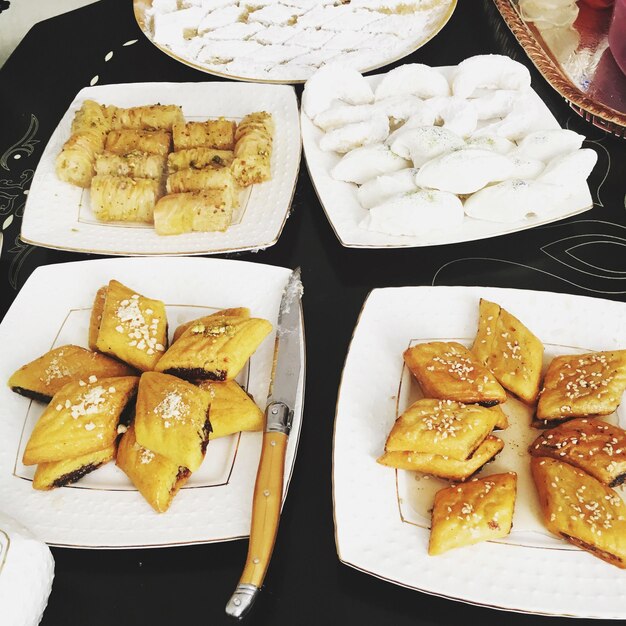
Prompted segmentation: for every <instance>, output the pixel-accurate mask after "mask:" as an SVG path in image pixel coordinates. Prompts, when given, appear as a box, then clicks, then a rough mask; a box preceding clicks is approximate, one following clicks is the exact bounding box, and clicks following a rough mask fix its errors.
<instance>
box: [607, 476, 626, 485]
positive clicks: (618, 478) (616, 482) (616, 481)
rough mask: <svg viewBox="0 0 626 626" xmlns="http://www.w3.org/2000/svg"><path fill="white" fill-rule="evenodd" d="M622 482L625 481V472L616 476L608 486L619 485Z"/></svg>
mask: <svg viewBox="0 0 626 626" xmlns="http://www.w3.org/2000/svg"><path fill="white" fill-rule="evenodd" d="M624 483H626V473H624V474H620V475H619V476H616V477H615V478H614V479H613V480H612V481H611V484H610V485H609V487H619V486H620V485H623V484H624Z"/></svg>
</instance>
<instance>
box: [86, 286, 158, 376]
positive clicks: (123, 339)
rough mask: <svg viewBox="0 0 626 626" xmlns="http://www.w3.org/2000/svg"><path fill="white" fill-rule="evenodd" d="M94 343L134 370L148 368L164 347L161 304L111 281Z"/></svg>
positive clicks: (153, 365) (150, 368) (152, 366)
mask: <svg viewBox="0 0 626 626" xmlns="http://www.w3.org/2000/svg"><path fill="white" fill-rule="evenodd" d="M96 346H97V348H98V350H100V352H105V353H106V354H110V355H111V356H114V357H116V358H118V359H120V360H121V361H124V362H126V363H129V364H130V365H132V366H133V367H136V368H137V369H138V370H141V371H147V370H152V369H154V367H155V366H156V364H157V363H158V361H159V359H160V358H161V356H162V355H163V353H164V352H165V349H166V346H167V317H166V314H165V305H164V304H163V302H161V301H160V300H152V299H151V298H146V297H145V296H142V295H139V294H138V293H136V292H135V291H133V290H132V289H129V288H128V287H126V286H124V285H122V283H119V282H118V281H116V280H111V281H110V282H109V285H108V287H107V292H106V298H105V301H104V307H103V309H102V317H101V320H100V326H99V328H98V338H97V340H96Z"/></svg>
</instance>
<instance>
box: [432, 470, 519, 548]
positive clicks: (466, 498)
mask: <svg viewBox="0 0 626 626" xmlns="http://www.w3.org/2000/svg"><path fill="white" fill-rule="evenodd" d="M516 493H517V475H516V474H515V473H514V472H509V473H507V474H494V475H492V476H486V477H485V478H480V479H476V478H475V479H474V480H471V481H469V482H467V483H462V484H460V485H456V486H454V487H447V488H445V489H441V490H440V491H438V492H437V494H436V495H435V503H434V505H433V514H432V523H431V530H430V542H429V544H428V554H430V555H431V556H434V555H437V554H442V553H444V552H447V551H448V550H452V549H453V548H461V547H463V546H469V545H472V544H475V543H479V542H481V541H489V540H493V539H498V538H500V537H505V536H506V535H508V534H509V533H510V532H511V525H512V523H513V511H514V508H515V497H516Z"/></svg>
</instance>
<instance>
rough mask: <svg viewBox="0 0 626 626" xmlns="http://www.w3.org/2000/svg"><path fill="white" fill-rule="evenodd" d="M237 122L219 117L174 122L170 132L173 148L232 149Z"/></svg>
mask: <svg viewBox="0 0 626 626" xmlns="http://www.w3.org/2000/svg"><path fill="white" fill-rule="evenodd" d="M236 127H237V124H235V122H231V121H230V120H227V119H224V118H223V117H220V118H219V119H217V120H207V121H206V122H187V123H186V124H180V123H178V124H174V126H173V127H172V134H173V137H174V149H175V150H176V151H178V150H185V149H187V148H214V149H217V150H232V149H233V148H234V147H235V128H236Z"/></svg>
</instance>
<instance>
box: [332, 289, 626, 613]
mask: <svg viewBox="0 0 626 626" xmlns="http://www.w3.org/2000/svg"><path fill="white" fill-rule="evenodd" d="M481 297H482V298H487V299H488V300H492V301H494V302H497V303H498V304H500V305H502V306H503V307H505V308H506V309H507V310H509V311H511V312H512V313H513V314H514V315H515V316H516V317H518V318H519V319H521V320H522V321H523V322H524V323H525V324H526V325H527V326H528V327H529V328H530V329H531V330H532V331H533V332H534V333H535V334H536V335H537V336H538V337H539V338H540V339H541V340H542V341H543V342H544V344H545V345H546V351H548V348H549V347H550V349H552V350H554V349H555V348H554V347H555V346H558V347H559V351H560V352H561V353H563V352H570V351H571V352H570V353H576V352H578V351H584V350H589V349H591V350H614V349H619V348H622V349H623V348H624V347H626V334H625V331H624V328H626V304H625V303H619V302H611V301H608V300H601V299H596V298H587V297H581V296H571V295H564V294H557V293H549V292H539V291H524V290H516V289H496V288H488V287H401V288H386V289H375V290H374V291H372V292H371V293H370V295H369V297H368V298H367V300H366V302H365V304H364V306H363V310H362V311H361V315H360V317H359V320H358V322H357V325H356V328H355V331H354V335H353V338H352V342H351V345H350V349H349V352H348V356H347V358H346V364H345V368H344V371H343V376H342V381H341V387H340V391H339V399H338V403H337V415H336V419H335V435H334V444H333V501H334V516H335V535H336V543H337V552H338V555H339V558H340V560H341V561H342V562H343V563H345V564H347V565H350V566H352V567H354V568H356V569H358V570H361V571H363V572H365V573H368V574H370V575H372V576H376V577H378V578H382V579H383V580H386V581H388V582H392V583H395V584H398V585H402V586H405V587H409V588H411V589H415V590H418V591H423V592H425V593H429V594H434V595H438V596H442V597H446V598H450V599H454V600H461V601H464V602H468V603H472V604H477V605H481V606H486V607H491V608H498V609H505V610H509V611H518V612H524V613H532V614H542V615H559V616H570V617H585V618H602V619H626V571H625V570H620V569H618V568H616V567H614V566H612V565H608V564H607V563H605V562H603V561H601V560H599V559H597V558H595V557H593V556H592V555H590V554H588V553H587V552H583V551H582V550H579V549H578V548H575V547H574V546H572V545H570V544H569V543H567V542H565V541H563V540H560V539H557V538H556V537H553V536H551V535H550V534H549V533H547V531H545V529H544V528H543V527H542V525H541V524H535V523H534V521H533V519H532V514H531V513H529V511H526V512H525V513H526V515H523V516H521V517H518V511H517V510H516V517H515V520H514V525H513V530H512V532H511V534H510V535H509V536H508V537H506V538H504V539H501V540H498V541H493V542H484V543H481V544H477V545H474V546H470V547H465V548H460V549H456V550H451V551H450V552H447V553H446V554H444V555H441V556H436V557H431V556H428V552H427V548H428V537H429V530H428V527H429V520H428V519H424V516H423V514H424V513H425V512H426V511H425V509H426V507H423V508H422V510H421V511H420V510H416V507H415V500H414V501H412V498H415V495H416V487H415V484H416V479H417V478H418V477H420V476H421V475H419V474H418V473H416V472H403V471H400V470H398V471H397V472H396V471H394V470H393V469H391V468H388V467H383V466H381V465H379V464H378V463H376V458H377V457H378V456H380V454H382V451H383V448H384V444H385V440H386V438H387V435H388V433H389V431H390V429H391V427H392V425H393V423H394V421H395V418H396V415H397V413H398V412H401V411H402V410H403V409H404V408H405V406H406V402H407V401H408V399H407V393H406V391H405V390H403V388H402V387H401V386H400V381H402V380H403V378H405V372H404V367H403V366H404V364H403V361H402V352H403V351H404V350H405V349H406V348H407V347H408V345H409V342H419V341H428V340H433V339H440V340H453V339H456V340H458V339H459V338H465V340H466V341H469V342H471V340H472V338H473V336H474V335H475V334H476V328H477V324H478V303H479V299H480V298H481ZM372 364H376V365H375V367H372ZM406 382H407V381H406V380H405V381H404V383H405V384H406ZM511 403H513V404H512V407H513V408H514V407H515V402H514V401H513V400H509V401H508V402H507V403H506V404H505V405H504V410H505V412H507V413H508V414H509V416H510V417H511V413H510V412H509V411H510V409H511V407H507V405H510V404H511ZM518 404H521V403H518ZM624 409H625V407H624V406H622V407H621V408H620V410H619V411H618V413H617V416H616V417H617V419H618V421H619V423H620V425H621V426H622V427H624V426H626V410H624ZM614 417H615V416H614ZM512 426H513V424H512ZM507 432H508V431H506V430H505V431H502V433H503V434H502V437H503V438H506V437H505V435H506V433H507ZM538 432H539V431H537V433H538ZM512 445H514V444H513V442H507V444H506V448H505V450H506V449H508V448H509V446H512ZM517 452H519V455H518V454H517ZM503 454H504V452H503V453H501V455H500V456H499V457H498V458H497V459H496V461H494V463H493V464H491V465H492V468H491V469H490V464H488V465H487V466H486V467H485V468H484V470H483V474H484V475H489V474H491V473H496V472H501V471H505V470H506V469H510V468H507V467H504V466H502V464H503V460H502V458H501V457H502V455H503ZM526 454H527V453H526V452H525V446H524V445H520V446H518V449H517V450H516V451H515V452H513V456H520V457H525V455H526ZM517 462H518V463H523V459H522V460H521V461H520V460H518V461H517ZM497 464H499V466H497V467H496V465H497ZM518 473H519V474H520V476H519V478H520V479H521V478H522V476H521V472H520V471H519V470H518ZM420 482H424V480H421V481H420ZM427 482H431V481H427ZM529 482H530V481H525V480H519V481H518V488H519V489H520V490H523V489H526V490H532V491H533V493H520V494H519V495H518V502H517V505H516V507H519V506H527V503H528V502H529V501H530V500H532V499H533V498H534V489H533V488H532V486H530V485H529ZM618 493H620V494H621V496H622V497H623V498H624V489H623V488H621V489H620V490H618ZM518 519H519V520H524V519H525V520H526V522H528V520H530V523H526V524H524V523H521V528H516V525H517V522H518ZM422 522H425V523H422Z"/></svg>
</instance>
